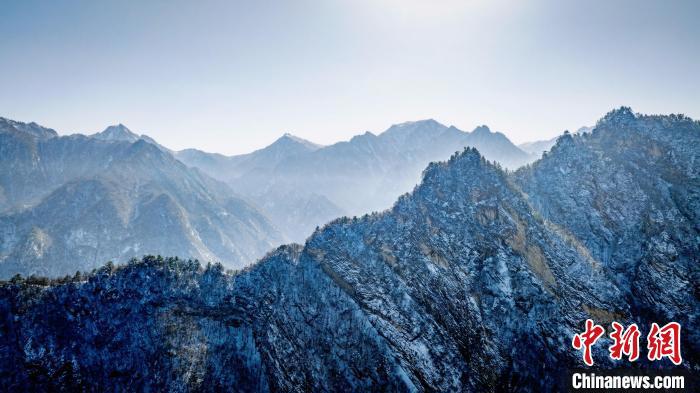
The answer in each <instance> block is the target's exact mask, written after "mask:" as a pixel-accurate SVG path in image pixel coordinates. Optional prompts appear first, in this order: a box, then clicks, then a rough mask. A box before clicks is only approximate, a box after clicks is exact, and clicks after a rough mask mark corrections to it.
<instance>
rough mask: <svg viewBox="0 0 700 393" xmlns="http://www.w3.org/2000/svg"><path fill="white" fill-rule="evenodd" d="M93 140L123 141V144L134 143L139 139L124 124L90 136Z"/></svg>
mask: <svg viewBox="0 0 700 393" xmlns="http://www.w3.org/2000/svg"><path fill="white" fill-rule="evenodd" d="M92 137H93V138H96V139H101V140H105V141H125V142H136V141H137V140H139V139H140V137H139V136H138V135H137V134H135V133H134V132H132V131H131V130H130V129H129V128H127V127H126V126H125V125H124V124H122V123H119V124H116V125H111V126H109V127H107V128H105V129H104V131H102V132H98V133H96V134H93V135H92Z"/></svg>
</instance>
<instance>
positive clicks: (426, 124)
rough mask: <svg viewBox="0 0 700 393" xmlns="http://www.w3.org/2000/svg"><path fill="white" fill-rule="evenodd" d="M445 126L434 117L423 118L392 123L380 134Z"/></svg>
mask: <svg viewBox="0 0 700 393" xmlns="http://www.w3.org/2000/svg"><path fill="white" fill-rule="evenodd" d="M446 128H447V126H445V125H444V124H442V123H440V122H438V121H437V120H435V119H423V120H415V121H405V122H403V123H398V124H393V125H392V126H391V127H389V128H388V129H387V130H386V131H384V132H383V133H382V135H385V134H386V135H391V134H395V133H404V132H412V131H415V130H443V129H446Z"/></svg>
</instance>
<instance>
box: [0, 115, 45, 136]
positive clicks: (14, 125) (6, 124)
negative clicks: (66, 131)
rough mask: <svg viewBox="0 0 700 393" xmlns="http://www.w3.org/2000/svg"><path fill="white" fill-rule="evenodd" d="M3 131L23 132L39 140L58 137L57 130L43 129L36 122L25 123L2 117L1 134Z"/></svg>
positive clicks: (0, 118)
mask: <svg viewBox="0 0 700 393" xmlns="http://www.w3.org/2000/svg"><path fill="white" fill-rule="evenodd" d="M3 131H15V132H21V133H24V134H28V135H31V136H32V137H35V138H39V139H48V138H53V137H57V136H58V133H57V132H56V131H55V130H53V129H51V128H46V127H43V126H41V125H39V124H37V123H35V122H30V123H23V122H21V121H16V120H12V119H7V118H5V117H0V132H3Z"/></svg>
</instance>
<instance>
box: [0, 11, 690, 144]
mask: <svg viewBox="0 0 700 393" xmlns="http://www.w3.org/2000/svg"><path fill="white" fill-rule="evenodd" d="M698 19H700V1H658V2H652V1H609V0H607V1H575V2H574V1H570V2H567V1H555V0H552V1H544V0H542V1H492V0H491V1H486V0H484V1H414V0H374V1H372V0H354V1H350V0H348V1H335V0H328V1H304V0H300V1H249V2H235V1H221V2H213V1H119V2H116V1H115V2H110V1H26V0H24V1H14V0H9V1H5V0H0V86H1V87H0V116H5V117H10V118H14V119H17V120H23V121H36V122H39V123H41V124H44V125H47V126H50V127H53V128H56V129H57V130H58V131H59V132H61V133H72V132H95V131H99V130H101V129H103V128H105V127H106V126H107V125H109V124H114V123H119V122H121V123H124V124H126V125H127V126H128V127H130V128H131V129H132V130H134V131H137V132H146V133H148V134H149V135H150V136H152V137H154V138H156V139H157V140H158V141H160V142H161V143H163V144H164V145H166V146H168V147H171V148H175V149H181V148H184V147H197V148H200V149H204V150H207V151H216V152H221V153H227V154H232V153H242V152H247V151H250V150H253V149H255V148H259V147H262V146H264V145H266V144H268V143H270V142H272V141H273V140H275V139H276V138H277V137H279V136H280V135H281V134H282V133H284V132H292V133H294V134H296V135H298V136H301V137H304V138H307V139H310V140H312V141H314V142H318V143H324V144H329V143H332V142H335V141H338V140H343V139H347V138H349V137H350V136H352V135H354V134H358V133H361V132H364V131H365V130H372V131H374V132H380V131H382V130H384V129H385V128H387V127H388V126H389V125H391V124H392V123H397V122H402V121H406V120H416V119H422V118H435V119H437V120H439V121H441V122H443V123H446V124H448V125H449V124H454V125H456V126H457V127H460V128H462V129H465V130H471V129H472V128H473V127H475V126H476V125H479V124H483V123H485V124H488V125H490V126H491V128H493V129H497V130H500V131H502V132H504V133H505V134H506V135H508V136H509V137H510V138H511V139H513V140H514V141H515V142H524V141H527V140H535V139H543V138H548V137H552V136H554V135H556V134H558V133H560V132H561V131H562V130H563V129H566V128H568V129H575V128H578V127H579V126H582V125H591V124H593V123H594V122H595V121H596V120H597V118H599V117H600V116H602V115H603V114H604V113H605V112H606V111H608V110H610V109H612V108H613V107H617V106H620V105H629V106H632V108H633V109H634V110H636V111H639V112H648V113H671V112H673V113H677V112H681V113H685V114H687V115H689V116H691V117H694V118H700V72H698V70H700V23H698Z"/></svg>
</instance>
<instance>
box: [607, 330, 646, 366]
mask: <svg viewBox="0 0 700 393" xmlns="http://www.w3.org/2000/svg"><path fill="white" fill-rule="evenodd" d="M612 327H613V330H614V331H613V332H612V333H610V338H612V339H613V345H611V346H610V347H609V348H608V350H609V351H610V357H611V358H613V359H615V360H620V359H622V355H623V354H624V355H627V358H628V359H629V361H630V362H634V361H635V360H637V359H639V335H640V333H639V328H638V327H637V324H636V323H633V324H631V325H630V326H629V327H628V328H627V330H625V329H624V327H623V326H622V325H621V324H619V323H617V322H613V323H612Z"/></svg>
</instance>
